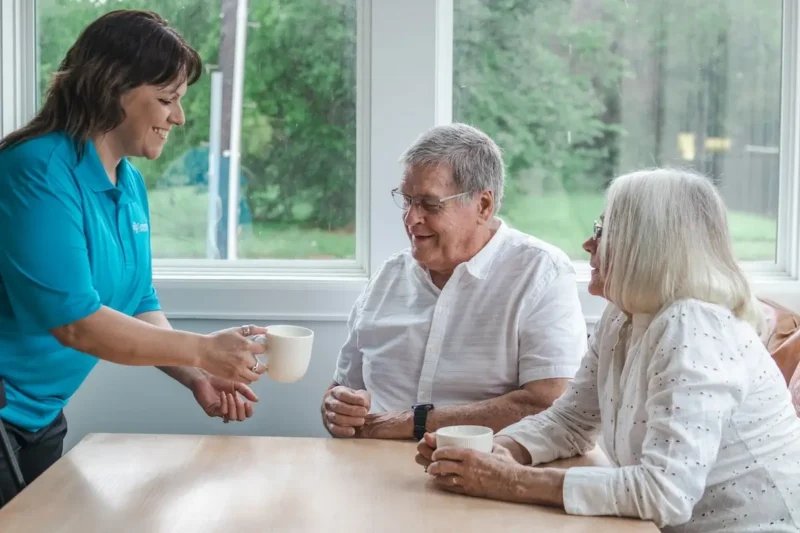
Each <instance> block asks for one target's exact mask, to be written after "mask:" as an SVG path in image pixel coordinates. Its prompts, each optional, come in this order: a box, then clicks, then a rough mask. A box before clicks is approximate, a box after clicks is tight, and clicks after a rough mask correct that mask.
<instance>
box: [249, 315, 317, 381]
mask: <svg viewBox="0 0 800 533" xmlns="http://www.w3.org/2000/svg"><path fill="white" fill-rule="evenodd" d="M251 340H253V341H254V342H257V343H259V344H263V345H264V346H265V348H266V349H267V351H266V352H265V353H264V359H265V360H264V361H263V362H264V366H266V367H267V375H268V376H269V377H270V378H271V379H274V380H275V381H280V382H283V383H292V382H294V381H297V380H299V379H300V378H302V377H303V376H304V375H305V373H306V370H308V363H309V361H311V348H312V346H313V345H314V332H313V331H311V330H310V329H308V328H303V327H300V326H285V325H280V326H267V334H266V335H255V336H253V337H251Z"/></svg>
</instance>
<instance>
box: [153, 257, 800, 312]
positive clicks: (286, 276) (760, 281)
mask: <svg viewBox="0 0 800 533" xmlns="http://www.w3.org/2000/svg"><path fill="white" fill-rule="evenodd" d="M263 272H264V271H263V270H261V274H260V275H257V276H256V275H253V276H247V277H245V276H244V275H243V274H244V273H243V272H241V271H236V270H235V269H229V272H225V271H220V270H219V269H217V270H216V271H215V274H214V275H213V276H211V275H209V274H208V273H206V274H205V275H204V274H202V273H201V272H200V271H194V272H193V273H187V272H186V271H185V270H184V271H183V273H182V274H181V275H180V277H178V275H177V272H173V273H172V274H171V275H170V274H169V273H168V271H165V270H164V269H158V270H157V271H156V280H155V286H156V289H157V290H158V293H159V297H160V299H161V305H162V306H163V308H164V310H165V312H166V314H167V316H168V317H169V318H171V319H198V320H240V321H263V320H269V321H273V320H278V321H289V322H308V321H311V322H345V321H347V317H348V316H349V314H350V309H351V307H352V305H353V303H354V302H355V301H356V299H357V298H358V296H359V294H361V291H362V290H363V289H364V286H365V285H366V283H367V276H366V275H365V274H364V273H363V271H361V272H359V269H357V268H353V269H347V268H342V269H340V270H334V271H330V270H329V271H326V272H325V273H324V274H322V273H321V272H320V271H319V270H316V271H315V270H313V269H307V270H306V271H304V272H298V270H297V269H295V270H294V271H293V272H290V271H289V269H287V270H286V271H284V272H275V271H272V270H271V271H270V274H269V275H265V274H263ZM235 274H238V275H235ZM752 279H753V284H754V287H755V290H756V294H757V295H758V296H759V297H766V298H770V299H772V300H775V301H776V302H778V303H780V304H782V305H784V306H786V307H788V308H790V309H792V310H795V311H798V312H800V282H798V281H797V280H792V279H790V278H788V277H786V276H780V275H770V274H762V275H759V276H752ZM588 280H589V278H588V275H585V274H583V273H580V272H579V275H578V292H579V294H580V299H581V304H582V306H583V312H584V315H585V316H586V322H587V323H588V324H589V325H590V326H591V325H593V324H595V323H596V322H597V321H598V320H599V319H600V316H601V315H602V313H603V310H604V309H605V306H606V301H605V300H604V299H602V298H599V297H596V296H592V295H590V294H589V293H588V292H587V285H588Z"/></svg>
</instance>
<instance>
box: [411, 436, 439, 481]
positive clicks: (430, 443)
mask: <svg viewBox="0 0 800 533" xmlns="http://www.w3.org/2000/svg"><path fill="white" fill-rule="evenodd" d="M435 450H436V435H434V434H433V433H425V435H423V436H422V440H420V441H419V444H417V456H416V457H415V458H414V460H415V461H416V462H417V464H418V465H422V466H424V467H425V471H426V472H427V471H428V465H430V464H431V456H432V455H433V452H434V451H435Z"/></svg>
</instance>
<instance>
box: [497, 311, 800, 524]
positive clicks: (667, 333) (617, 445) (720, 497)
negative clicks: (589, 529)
mask: <svg viewBox="0 0 800 533" xmlns="http://www.w3.org/2000/svg"><path fill="white" fill-rule="evenodd" d="M598 433H602V436H603V439H602V443H601V446H602V448H603V449H604V451H605V452H606V454H607V455H608V456H609V458H610V459H611V461H612V462H613V463H614V464H615V465H616V466H613V467H577V468H570V469H569V470H568V471H567V473H566V476H565V480H564V491H563V496H564V507H565V509H566V511H567V512H568V513H570V514H578V515H619V516H630V517H639V518H642V519H648V520H653V521H654V522H655V523H656V525H658V526H659V527H661V528H663V530H664V531H670V532H683V533H690V532H698V533H699V532H704V533H706V532H712V531H729V532H742V533H750V532H754V531H770V532H788V531H800V419H798V418H797V416H796V414H795V411H794V408H793V407H792V402H791V398H790V394H789V391H788V390H787V388H786V384H785V382H784V380H783V377H782V375H781V373H780V371H779V370H778V367H777V365H776V364H775V362H774V361H773V360H772V358H771V357H770V356H769V353H768V352H767V351H766V349H765V348H764V345H763V344H762V343H761V342H760V341H759V338H758V336H757V334H756V332H755V331H754V330H753V328H752V327H751V326H750V325H748V324H747V323H745V322H743V321H741V320H739V319H737V318H736V317H735V316H733V315H732V313H731V312H730V311H728V310H727V309H725V308H722V307H719V306H716V305H712V304H708V303H705V302H700V301H697V300H683V301H679V302H676V303H674V304H672V305H671V306H670V307H669V308H667V309H666V310H665V311H663V312H661V313H660V314H659V315H658V316H656V317H652V316H645V315H634V316H633V317H632V319H631V318H629V317H628V316H627V315H625V314H624V313H622V312H621V311H620V310H619V309H617V308H615V307H613V306H609V308H608V309H607V310H606V312H605V313H604V316H603V319H602V321H601V323H600V324H599V326H598V330H597V332H596V334H595V335H594V338H593V339H592V342H591V347H590V348H589V350H588V353H587V354H586V356H585V357H584V359H583V362H582V364H581V369H580V370H579V371H578V374H577V375H576V376H575V378H574V379H573V380H572V381H571V382H570V385H569V388H568V389H567V392H566V393H564V395H563V396H562V397H561V398H559V399H558V400H557V401H556V402H555V403H554V404H553V406H552V407H551V408H550V409H548V410H546V411H544V412H542V413H539V414H537V415H534V416H530V417H527V418H525V419H523V420H521V421H520V422H518V423H517V424H514V425H512V426H509V427H508V428H506V429H505V430H503V431H502V432H500V433H499V434H498V435H505V436H508V437H511V438H512V439H514V440H515V441H517V442H519V443H520V444H521V445H522V446H524V447H525V448H526V449H527V450H528V451H529V452H530V454H531V457H532V458H533V464H534V465H535V464H538V463H543V462H548V461H551V460H554V459H557V458H563V457H570V456H573V455H576V454H580V453H584V452H586V451H588V450H590V449H591V448H592V447H593V446H594V445H595V442H596V440H597V436H598Z"/></svg>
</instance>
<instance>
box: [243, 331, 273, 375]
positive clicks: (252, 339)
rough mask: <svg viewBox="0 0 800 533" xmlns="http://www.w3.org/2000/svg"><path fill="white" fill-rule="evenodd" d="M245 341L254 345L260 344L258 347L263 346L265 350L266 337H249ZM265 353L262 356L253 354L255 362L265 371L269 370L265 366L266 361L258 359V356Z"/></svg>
mask: <svg viewBox="0 0 800 533" xmlns="http://www.w3.org/2000/svg"><path fill="white" fill-rule="evenodd" d="M247 340H249V341H250V342H254V343H256V344H260V345H262V346H264V348H266V346H267V336H266V335H250V336H249V337H247ZM266 353H267V352H264V353H263V354H255V356H256V360H257V361H258V362H259V363H261V365H262V366H263V367H264V368H265V369H266V370H269V366H267V361H266V360H263V361H262V360H261V357H259V355H265V354H266Z"/></svg>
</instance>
